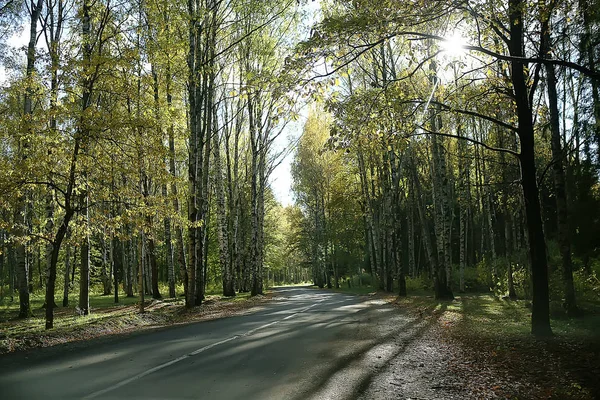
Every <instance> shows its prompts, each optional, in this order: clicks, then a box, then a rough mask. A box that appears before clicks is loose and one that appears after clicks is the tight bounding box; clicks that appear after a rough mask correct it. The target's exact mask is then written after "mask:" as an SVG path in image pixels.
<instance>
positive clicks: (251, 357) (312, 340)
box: [0, 288, 427, 400]
mask: <svg viewBox="0 0 600 400" xmlns="http://www.w3.org/2000/svg"><path fill="white" fill-rule="evenodd" d="M277 292H278V293H277V297H278V298H280V299H279V300H274V301H272V302H268V303H265V305H264V307H262V308H261V309H260V310H259V311H257V312H255V313H253V314H249V315H243V316H235V317H229V318H223V319H219V320H213V321H207V322H201V323H195V324H190V325H184V326H178V327H173V328H169V329H165V330H160V331H156V332H150V333H146V334H139V335H134V336H132V337H128V338H121V339H118V340H114V341H108V342H104V343H101V344H97V345H90V346H88V347H84V348H79V349H76V350H69V351H64V352H60V351H59V352H57V351H56V349H55V350H54V351H53V350H52V349H40V350H36V352H35V354H36V356H35V357H32V356H31V355H30V356H27V355H26V354H13V355H9V356H7V357H4V358H0V398H1V399H5V400H12V399H32V400H33V399H44V400H48V399H98V400H107V399H128V400H134V399H162V400H167V399H210V400H213V399H214V400H216V399H244V400H251V399H261V400H262V399H284V400H295V399H298V400H299V399H353V398H365V397H366V398H369V397H372V398H375V397H377V398H390V399H391V398H399V397H397V394H396V395H394V394H393V393H392V392H389V393H386V392H385V390H386V389H385V386H384V389H378V388H377V387H375V388H373V387H372V385H373V382H375V381H377V378H378V373H379V371H380V370H382V369H385V368H386V365H387V364H388V363H389V362H390V361H391V360H393V359H395V358H397V357H398V355H399V354H400V353H402V352H403V351H404V350H405V348H406V346H408V345H409V344H410V343H411V342H413V341H415V340H417V339H418V338H419V337H420V336H421V335H422V334H423V332H424V331H425V330H426V328H427V326H426V325H425V322H423V321H417V320H414V319H412V318H410V317H408V316H405V315H403V314H402V313H398V312H397V310H395V309H393V307H391V306H388V305H384V304H382V302H381V301H378V300H376V299H372V300H369V299H367V298H365V297H357V296H349V295H343V294H338V293H332V292H328V291H319V290H315V289H309V288H280V289H277ZM45 351H48V354H49V356H46V357H44V354H43V353H44V352H45ZM38 353H40V354H41V355H40V354H38ZM50 355H51V356H50ZM385 384H386V383H384V384H381V385H385ZM381 385H380V386H381ZM381 390H384V392H383V393H382V392H381ZM368 391H375V392H378V393H379V394H378V395H377V396H375V395H373V396H371V395H368V394H365V393H366V392H368ZM388 395H389V396H388Z"/></svg>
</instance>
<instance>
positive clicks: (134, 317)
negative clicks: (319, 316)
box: [0, 293, 272, 355]
mask: <svg viewBox="0 0 600 400" xmlns="http://www.w3.org/2000/svg"><path fill="white" fill-rule="evenodd" d="M271 298H272V295H271V294H270V293H267V294H266V295H264V296H256V297H250V295H249V293H241V294H238V295H237V296H236V297H233V298H227V297H223V296H219V295H207V296H206V300H205V301H204V302H203V304H202V305H201V306H199V307H195V308H193V309H186V308H185V307H184V300H183V299H182V298H174V299H163V300H154V299H152V298H149V299H148V298H147V300H146V301H145V302H144V305H145V312H144V313H143V314H140V313H139V298H137V297H133V298H127V297H123V298H121V299H120V302H119V304H114V302H113V297H112V296H101V295H91V296H90V309H91V312H90V315H88V316H82V315H80V313H79V310H78V308H77V307H75V306H70V307H58V308H55V310H54V327H55V328H54V329H52V330H48V331H46V330H45V329H44V326H45V319H44V315H45V314H44V313H45V309H44V308H42V305H43V298H42V297H41V296H32V297H31V308H32V311H33V317H31V318H29V319H26V320H23V319H18V318H17V316H18V311H19V310H18V307H19V303H18V298H15V300H14V301H13V302H10V300H9V299H8V298H4V299H3V300H2V302H1V303H0V355H1V354H6V353H11V352H14V351H21V350H29V349H33V348H38V347H50V346H54V345H57V344H61V343H72V342H80V341H85V340H89V339H95V338H101V337H112V336H115V335H124V334H130V333H134V332H136V333H137V332H145V331H148V330H151V329H158V328H162V327H170V326H174V325H178V324H185V323H190V322H199V321H208V320H212V319H217V318H223V317H228V316H231V315H242V314H246V313H251V312H254V311H256V310H257V309H259V308H260V304H261V303H263V302H265V301H269V300H271ZM71 303H75V301H71Z"/></svg>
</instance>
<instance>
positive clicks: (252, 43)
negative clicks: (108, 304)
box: [0, 0, 298, 328]
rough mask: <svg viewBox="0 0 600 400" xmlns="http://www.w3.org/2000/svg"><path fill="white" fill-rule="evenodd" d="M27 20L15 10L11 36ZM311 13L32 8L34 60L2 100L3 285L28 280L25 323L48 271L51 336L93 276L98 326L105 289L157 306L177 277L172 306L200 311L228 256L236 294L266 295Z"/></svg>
mask: <svg viewBox="0 0 600 400" xmlns="http://www.w3.org/2000/svg"><path fill="white" fill-rule="evenodd" d="M13 11H14V13H13ZM17 11H18V10H17V8H16V7H15V8H13V7H12V6H11V7H9V6H8V5H7V6H6V7H4V8H3V9H2V14H1V22H2V23H6V24H7V25H6V27H7V29H6V31H3V32H7V33H6V34H4V33H3V36H2V37H1V39H2V40H5V39H7V38H8V37H9V31H13V30H12V29H9V28H12V26H10V24H16V21H17V19H18V17H19V14H18V13H17ZM297 12H298V10H297V4H296V2H294V1H273V2H268V4H266V3H264V2H250V3H248V2H244V3H243V4H242V3H241V2H236V1H234V2H223V1H212V0H211V1H195V0H190V2H189V3H188V4H187V5H185V6H184V5H182V4H179V3H176V2H171V1H166V2H152V1H150V2H147V1H143V2H141V1H140V2H124V3H123V2H121V3H115V2H112V1H102V2H87V1H83V2H79V3H77V2H75V3H74V2H71V1H68V0H55V1H44V2H42V1H40V2H32V3H31V6H30V7H29V17H28V24H27V26H28V27H30V30H31V35H30V38H31V40H30V43H29V47H28V48H29V50H28V53H27V60H26V61H27V64H26V66H21V59H20V58H19V57H14V58H11V57H9V55H8V54H7V55H6V56H7V57H6V58H3V59H2V60H3V61H4V62H3V66H4V67H5V69H6V72H7V80H6V81H5V82H3V85H2V91H1V93H0V109H1V110H2V112H3V117H4V118H3V122H2V123H0V135H1V139H2V144H3V145H2V146H3V148H2V156H1V159H2V164H3V167H4V168H3V170H2V174H1V177H0V185H1V187H2V191H3V192H4V193H7V194H8V196H6V197H5V198H4V199H3V202H2V205H1V206H2V210H3V213H2V230H3V234H5V236H3V237H4V238H5V239H4V240H3V242H2V246H3V249H2V254H4V252H5V251H7V252H8V253H10V254H11V257H9V260H7V261H8V268H6V269H4V268H3V269H2V270H1V271H0V275H2V278H4V277H5V275H9V276H8V278H9V279H6V280H4V282H7V281H10V285H11V288H9V290H11V293H12V285H13V282H15V281H16V276H18V277H19V279H18V282H19V287H20V299H21V302H22V313H21V316H22V317H28V316H29V315H31V310H30V305H29V300H28V296H29V293H30V291H31V290H33V289H34V288H33V285H31V284H30V283H31V282H32V279H31V278H32V268H33V266H34V265H35V264H36V263H37V264H38V265H40V269H39V274H38V275H39V281H40V283H39V286H43V287H44V289H45V292H46V327H47V328H52V327H53V308H54V298H55V292H56V279H57V277H58V276H61V277H64V287H63V305H67V304H68V302H69V291H70V290H71V289H72V288H73V285H74V284H75V283H77V281H78V283H79V290H78V292H79V302H78V308H79V310H80V313H82V314H84V315H85V314H88V313H89V312H90V310H89V291H90V288H91V287H92V285H93V284H94V283H99V284H101V286H102V293H103V294H105V295H109V294H111V292H112V291H114V295H115V301H116V302H117V301H119V291H122V292H123V293H124V295H127V296H133V295H134V293H135V292H136V291H137V293H138V294H139V295H140V298H141V302H140V306H141V310H143V300H144V297H145V295H150V296H152V297H153V298H155V299H159V298H161V297H162V296H164V294H165V293H162V290H161V282H167V283H168V294H169V296H170V297H174V296H175V295H177V294H178V293H177V283H178V282H180V283H182V284H183V290H184V292H185V293H184V294H185V298H186V304H187V305H188V306H190V307H191V306H194V305H198V304H200V303H201V302H202V300H203V299H204V296H205V291H206V288H207V285H208V283H209V281H210V282H213V281H214V278H213V277H211V279H208V278H209V277H208V276H207V274H208V273H209V270H210V269H209V268H208V263H209V260H210V259H211V257H212V256H211V257H209V252H214V251H215V250H216V251H217V252H218V254H219V256H218V257H217V259H218V260H219V264H220V266H221V268H220V271H219V272H218V276H219V277H218V279H222V289H223V292H224V294H225V295H228V296H232V295H235V293H236V291H240V290H241V291H250V290H251V291H252V293H253V294H260V293H262V292H263V274H264V271H263V262H264V258H265V256H264V246H265V240H264V235H265V233H264V229H263V225H264V223H265V215H266V213H267V212H268V210H267V209H266V207H265V192H268V191H269V184H268V179H269V175H270V173H271V172H272V169H273V167H274V165H276V164H277V162H278V159H279V157H280V156H281V154H279V153H277V151H275V149H274V146H273V142H274V140H275V139H276V138H277V137H278V136H279V135H280V134H281V132H282V131H283V127H284V126H285V125H286V124H287V121H289V120H290V119H291V117H292V116H293V115H294V111H293V110H294V108H295V104H294V102H293V101H291V100H289V97H290V95H289V93H288V89H287V88H288V87H289V86H290V82H291V80H290V79H289V78H288V77H286V76H285V74H284V73H283V72H282V71H281V69H282V66H283V60H284V59H285V55H286V54H287V53H288V52H289V50H290V47H291V42H290V41H289V38H290V37H292V36H293V34H294V32H295V29H296V27H297V21H296V13H297ZM4 26H5V25H3V27H4ZM183 27H185V29H183ZM15 30H16V29H15ZM66 33H69V34H68V35H67V34H66ZM40 37H43V38H44V39H45V40H44V43H42V42H40V41H39V40H38V39H39V38H40ZM9 61H14V62H13V63H12V64H11V63H10V62H9ZM186 61H187V62H186ZM19 103H20V105H19ZM15 128H17V129H15ZM186 172H187V173H186ZM215 222H216V223H215ZM213 240H214V241H218V244H219V245H218V247H216V248H215V249H213V247H212V246H210V245H209V244H210V243H211V242H212V241H213ZM12 255H14V257H13V256H12ZM12 258H14V260H13V259H12ZM43 260H45V261H43ZM41 265H44V267H43V268H42V267H41ZM76 270H79V274H75V272H76ZM13 272H16V274H14V276H13ZM76 275H78V277H77V278H76Z"/></svg>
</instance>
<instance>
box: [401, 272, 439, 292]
mask: <svg viewBox="0 0 600 400" xmlns="http://www.w3.org/2000/svg"><path fill="white" fill-rule="evenodd" d="M432 289H433V284H432V282H431V279H429V278H428V277H426V276H424V275H419V276H417V277H415V278H413V277H410V276H407V277H406V291H407V293H409V295H410V294H414V293H420V292H422V291H423V290H432Z"/></svg>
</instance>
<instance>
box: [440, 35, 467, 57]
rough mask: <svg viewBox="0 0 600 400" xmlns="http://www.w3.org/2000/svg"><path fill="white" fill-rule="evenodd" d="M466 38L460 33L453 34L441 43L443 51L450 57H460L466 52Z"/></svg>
mask: <svg viewBox="0 0 600 400" xmlns="http://www.w3.org/2000/svg"><path fill="white" fill-rule="evenodd" d="M466 42H467V41H466V40H465V38H463V37H462V36H460V35H459V34H458V33H456V32H455V33H453V34H452V36H450V37H446V38H445V39H444V40H443V41H442V42H441V47H442V50H443V51H444V52H445V53H447V54H449V55H460V54H463V53H464V52H465V44H466Z"/></svg>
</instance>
